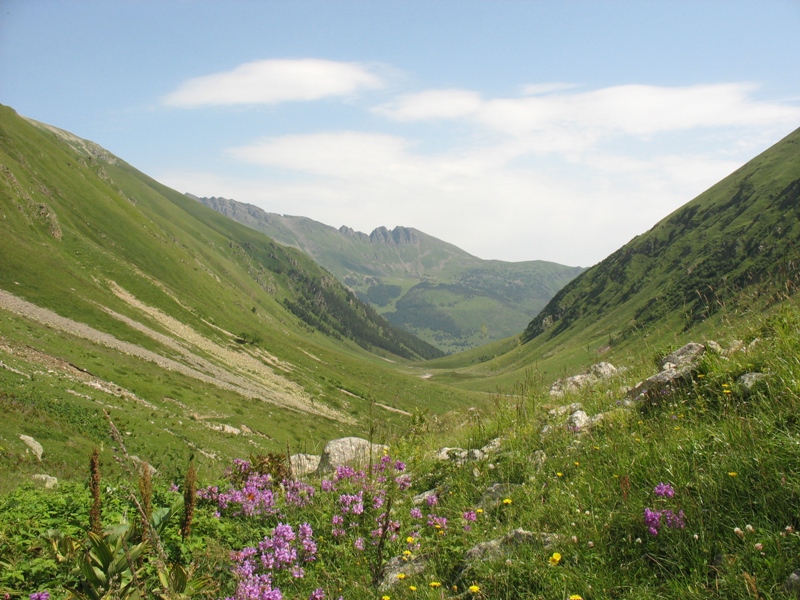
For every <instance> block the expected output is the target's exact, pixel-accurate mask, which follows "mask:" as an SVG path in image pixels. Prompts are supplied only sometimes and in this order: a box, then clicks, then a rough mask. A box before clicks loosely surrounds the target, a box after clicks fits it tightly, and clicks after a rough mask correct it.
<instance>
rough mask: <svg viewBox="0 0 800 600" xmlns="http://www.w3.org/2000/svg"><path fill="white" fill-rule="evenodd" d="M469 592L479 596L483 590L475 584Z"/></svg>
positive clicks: (470, 587)
mask: <svg viewBox="0 0 800 600" xmlns="http://www.w3.org/2000/svg"><path fill="white" fill-rule="evenodd" d="M469 591H470V592H472V593H473V594H477V593H478V592H480V591H481V588H479V587H478V586H477V585H474V584H473V585H471V586H469Z"/></svg>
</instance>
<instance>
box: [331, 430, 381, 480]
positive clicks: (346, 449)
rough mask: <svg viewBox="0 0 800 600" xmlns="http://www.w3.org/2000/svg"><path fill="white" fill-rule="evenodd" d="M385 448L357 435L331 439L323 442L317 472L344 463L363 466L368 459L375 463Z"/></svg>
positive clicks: (333, 468) (367, 462)
mask: <svg viewBox="0 0 800 600" xmlns="http://www.w3.org/2000/svg"><path fill="white" fill-rule="evenodd" d="M385 449H387V448H386V446H383V445H381V444H371V443H370V442H369V441H368V440H365V439H362V438H358V437H346V438H339V439H336V440H331V441H330V442H328V443H327V444H325V448H324V450H323V451H322V456H321V457H320V461H319V466H318V467H317V473H320V474H324V473H330V472H331V471H334V470H335V469H336V468H337V467H341V466H344V465H349V466H353V467H364V466H367V465H368V464H369V462H370V460H372V462H373V463H377V462H378V461H379V460H380V459H381V457H382V456H383V451H384V450H385Z"/></svg>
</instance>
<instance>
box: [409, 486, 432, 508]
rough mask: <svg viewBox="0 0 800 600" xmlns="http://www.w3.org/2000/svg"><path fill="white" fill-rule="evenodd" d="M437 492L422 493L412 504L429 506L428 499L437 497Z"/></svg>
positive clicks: (414, 498) (413, 499)
mask: <svg viewBox="0 0 800 600" xmlns="http://www.w3.org/2000/svg"><path fill="white" fill-rule="evenodd" d="M435 496H436V490H428V491H427V492H422V493H421V494H417V495H416V496H414V497H413V498H412V499H411V504H413V505H414V506H418V505H420V504H427V503H428V498H431V497H435Z"/></svg>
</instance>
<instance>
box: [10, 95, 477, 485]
mask: <svg viewBox="0 0 800 600" xmlns="http://www.w3.org/2000/svg"><path fill="white" fill-rule="evenodd" d="M0 173H2V176H0V403H2V405H3V407H4V411H5V412H6V413H7V418H6V419H5V420H4V421H3V423H2V424H0V447H9V446H13V445H15V444H17V445H18V444H19V443H20V442H19V439H18V437H19V435H20V434H26V435H32V436H33V437H36V435H38V436H40V438H41V439H50V438H51V439H52V440H53V444H54V446H50V448H48V449H47V450H48V451H50V452H58V453H61V454H62V455H63V456H64V457H65V459H64V460H65V461H66V462H65V463H64V465H63V468H64V469H67V467H68V463H69V461H70V460H71V458H70V457H75V456H78V455H80V461H81V462H83V461H84V460H85V455H83V454H81V453H80V452H79V451H78V449H79V448H82V447H85V446H86V445H87V444H90V443H97V442H98V441H101V440H102V439H103V436H105V435H106V434H105V433H103V434H100V433H98V432H106V431H107V428H106V426H105V421H104V416H103V414H102V411H103V409H106V410H109V411H111V412H112V413H113V414H114V415H116V417H115V418H122V415H124V419H125V422H126V426H127V427H128V428H129V430H130V431H131V435H132V438H131V443H132V446H133V449H134V450H135V451H136V452H138V453H140V454H141V455H143V456H149V457H154V456H162V457H166V456H168V455H169V452H175V453H178V454H183V455H185V454H186V453H187V452H189V451H190V450H191V449H192V448H195V449H201V450H202V451H203V452H204V453H206V454H207V455H208V456H218V457H224V456H232V455H242V454H246V453H247V452H252V451H255V450H258V449H267V448H272V449H278V448H283V449H285V447H286V444H287V443H290V444H291V445H292V447H294V448H298V447H302V446H303V445H304V444H308V443H310V442H312V441H313V442H315V443H317V442H321V441H324V440H325V439H326V438H330V437H334V436H339V435H342V434H355V433H357V434H362V435H364V434H365V433H366V432H367V431H369V430H370V429H371V428H372V429H374V428H375V423H376V421H377V422H379V424H380V427H385V428H391V427H394V426H395V425H397V424H398V423H402V422H404V421H405V420H407V419H408V416H409V415H410V413H411V411H414V410H417V409H419V410H431V411H434V412H439V411H442V410H445V409H447V408H449V407H453V406H456V405H458V404H460V403H462V402H475V401H480V398H479V397H477V396H470V395H469V394H466V395H465V394H462V393H457V392H454V391H452V390H448V389H446V388H443V387H441V386H438V385H436V384H433V383H431V382H427V381H423V380H421V379H420V378H419V376H418V375H419V373H418V371H417V370H416V369H415V368H414V367H413V365H411V364H408V363H407V361H406V359H414V358H419V357H430V356H436V355H437V354H440V353H439V351H438V350H436V349H435V348H433V347H431V346H429V345H428V344H426V343H424V342H422V341H420V340H417V339H415V338H413V336H411V335H409V334H407V333H406V332H403V331H398V330H396V329H394V328H393V327H391V326H390V325H389V324H388V323H387V322H386V321H385V320H384V319H383V318H381V317H380V316H378V315H377V314H376V313H375V312H374V310H372V309H371V308H370V307H369V306H367V305H365V304H364V303H362V302H361V301H359V300H358V299H357V298H355V297H354V296H353V295H352V293H350V292H349V291H348V290H346V289H345V288H344V287H343V286H342V285H341V284H339V283H338V282H337V281H336V280H335V278H333V277H332V276H331V275H330V274H328V273H327V272H325V271H324V270H322V269H320V268H319V267H318V266H317V265H316V263H314V262H313V261H312V260H311V259H310V258H308V257H307V256H306V255H304V254H303V253H301V252H299V251H297V250H294V249H292V248H287V247H285V246H282V245H280V244H277V243H275V242H273V241H272V240H270V239H269V238H267V237H266V236H264V235H263V234H261V233H259V232H256V231H254V230H252V229H250V228H247V227H244V226H242V225H240V224H238V223H235V222H233V221H231V220H230V219H227V218H225V217H223V216H221V215H219V214H218V213H216V212H214V211H212V210H210V209H207V208H205V207H203V206H201V205H200V204H198V203H196V202H194V201H192V200H190V199H188V198H186V197H185V196H184V195H183V194H180V193H178V192H176V191H174V190H170V189H168V188H166V187H164V186H162V185H160V184H158V183H157V182H155V181H153V180H152V179H150V178H149V177H147V176H146V175H144V174H142V173H140V172H138V171H137V170H136V169H134V168H133V167H131V166H130V165H128V164H126V163H124V162H123V161H121V160H119V159H118V158H116V157H114V156H113V155H111V154H110V153H108V152H107V151H105V150H103V149H102V148H100V147H99V146H96V145H95V144H92V143H91V142H87V141H85V140H81V139H80V138H77V137H75V136H73V135H71V134H69V133H67V132H63V131H61V130H57V129H55V128H52V127H49V126H47V125H44V124H41V123H35V122H31V121H28V120H25V119H23V118H21V117H19V116H17V115H16V113H15V112H14V111H13V110H11V109H10V108H6V107H2V108H0ZM365 348H366V349H369V350H370V351H371V352H370V353H368V352H366V351H365V350H364V349H365ZM34 433H35V434H36V435H34ZM98 435H99V436H100V438H97V437H96V436H98ZM92 440H94V442H93V441H92ZM198 451H199V450H198ZM0 462H2V461H0ZM0 470H1V469H0Z"/></svg>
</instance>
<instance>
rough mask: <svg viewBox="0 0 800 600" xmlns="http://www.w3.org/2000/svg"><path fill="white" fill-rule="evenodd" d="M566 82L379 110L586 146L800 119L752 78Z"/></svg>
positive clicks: (412, 100) (433, 96)
mask: <svg viewBox="0 0 800 600" xmlns="http://www.w3.org/2000/svg"><path fill="white" fill-rule="evenodd" d="M567 87H569V86H568V84H543V85H528V86H525V87H523V93H524V94H525V95H523V96H522V97H512V98H487V99H485V98H482V97H481V96H480V95H479V94H477V93H476V92H473V91H469V90H437V91H424V92H421V93H418V94H408V95H405V96H402V97H401V98H399V99H398V100H397V101H395V102H393V103H390V104H386V105H384V106H381V107H378V108H377V109H376V112H378V113H380V114H382V115H384V116H387V117H389V118H391V119H394V120H397V121H412V120H427V119H433V118H439V119H448V118H449V119H454V118H468V119H471V120H474V121H475V122H476V123H480V124H483V125H484V126H486V127H489V128H490V129H492V130H495V131H497V132H501V133H503V134H506V135H510V136H525V135H527V134H530V133H537V134H544V135H545V136H547V137H548V138H552V137H557V136H558V135H561V136H565V137H566V136H568V137H569V139H570V141H572V142H574V141H579V142H581V143H582V144H585V143H587V142H589V141H592V140H596V139H599V138H600V137H602V136H605V135H611V134H624V135H636V136H647V135H652V134H656V133H663V132H667V131H685V130H689V129H696V128H702V127H731V126H757V125H776V124H783V123H793V122H798V121H800V107H797V106H790V105H786V104H780V103H776V102H768V101H759V100H756V99H755V98H754V97H753V94H754V92H756V91H757V89H758V86H756V85H755V84H751V83H729V84H709V85H696V86H686V87H663V86H652V85H620V86H613V87H607V88H602V89H598V90H592V91H584V92H580V91H573V92H565V91H564V89H565V88H567ZM548 92H550V93H548ZM562 146H563V144H557V145H556V147H557V148H558V147H562Z"/></svg>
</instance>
